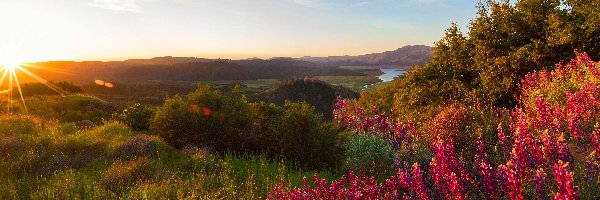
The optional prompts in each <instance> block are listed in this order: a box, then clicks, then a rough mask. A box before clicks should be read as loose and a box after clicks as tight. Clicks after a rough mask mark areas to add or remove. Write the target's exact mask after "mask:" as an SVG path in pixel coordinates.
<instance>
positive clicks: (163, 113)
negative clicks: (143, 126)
mask: <svg viewBox="0 0 600 200" xmlns="http://www.w3.org/2000/svg"><path fill="white" fill-rule="evenodd" d="M196 121H197V120H196V119H195V118H194V117H193V114H192V113H191V112H190V111H189V110H188V106H187V104H186V102H185V100H184V99H183V98H181V97H180V96H175V97H173V98H168V99H166V100H165V103H164V105H163V106H162V107H160V108H158V109H157V110H156V114H155V115H154V117H153V118H152V121H151V122H150V130H151V131H152V132H153V133H156V134H158V135H159V136H160V137H161V138H163V139H164V140H165V142H167V143H169V144H171V145H173V146H175V147H178V148H179V147H182V146H183V145H184V144H188V143H194V142H198V141H199V140H200V137H199V136H198V134H199V132H200V130H199V128H198V124H196Z"/></svg>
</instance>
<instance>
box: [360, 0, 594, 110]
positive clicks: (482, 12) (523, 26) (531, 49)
mask: <svg viewBox="0 0 600 200" xmlns="http://www.w3.org/2000/svg"><path fill="white" fill-rule="evenodd" d="M598 3H600V2H598V1H595V0H594V1H578V0H566V1H559V0H520V1H517V2H514V3H510V2H509V1H485V3H481V4H480V5H479V6H478V8H479V12H478V15H477V17H475V19H473V20H472V21H471V23H470V25H469V28H468V31H467V32H466V34H463V33H462V32H461V31H460V30H459V29H458V27H457V25H456V24H452V26H451V27H450V28H449V29H448V30H447V31H446V34H445V36H444V37H443V38H442V39H441V40H439V41H438V42H437V43H436V44H435V49H434V54H433V59H432V61H431V62H430V63H429V64H427V65H425V66H422V67H418V68H416V69H415V70H414V71H412V72H409V73H408V74H406V77H405V78H404V79H401V80H398V81H395V82H394V83H393V84H392V85H391V86H390V88H389V89H386V90H383V91H380V92H379V93H381V94H373V95H369V96H368V97H367V98H365V99H364V100H361V104H364V105H373V104H376V106H378V107H382V108H385V107H393V108H394V110H395V111H398V112H397V113H396V114H397V116H398V117H401V118H403V120H405V121H407V120H413V121H417V122H419V121H426V120H428V119H431V117H433V116H434V115H435V114H436V113H437V112H439V111H440V108H441V107H442V106H443V105H445V104H446V103H448V102H450V103H458V104H471V103H474V102H479V103H481V104H483V105H495V106H501V107H512V106H514V105H515V103H516V101H515V100H514V98H513V94H514V93H515V92H517V91H516V88H517V82H518V80H519V79H520V78H522V77H523V76H524V75H525V74H526V73H527V72H531V71H533V70H539V69H542V68H544V67H552V66H554V63H556V62H558V61H559V60H561V59H565V58H569V57H573V50H574V49H578V50H580V51H585V52H588V53H590V57H591V58H592V59H593V60H597V59H598V58H600V36H599V35H600V24H599V23H598V21H599V18H600V17H599V16H600V12H599V8H598ZM392 96H393V97H392Z"/></svg>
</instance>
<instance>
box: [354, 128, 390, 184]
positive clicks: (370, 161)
mask: <svg viewBox="0 0 600 200" xmlns="http://www.w3.org/2000/svg"><path fill="white" fill-rule="evenodd" d="M345 147H346V161H345V165H346V167H348V168H349V169H350V170H352V171H356V172H361V173H366V174H367V175H369V176H377V177H378V176H381V175H387V174H386V173H388V172H391V171H393V169H394V151H393V149H392V147H391V146H390V145H389V144H388V143H387V142H386V141H385V140H384V139H383V138H380V137H379V136H377V135H367V134H358V135H355V136H354V137H353V138H351V139H350V141H348V142H347V144H345Z"/></svg>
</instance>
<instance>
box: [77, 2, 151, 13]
mask: <svg viewBox="0 0 600 200" xmlns="http://www.w3.org/2000/svg"><path fill="white" fill-rule="evenodd" d="M139 2H140V0H93V1H92V2H90V3H89V4H88V5H90V6H92V7H96V8H103V9H108V10H113V11H118V12H135V13H139V12H142V7H141V6H140V5H139Z"/></svg>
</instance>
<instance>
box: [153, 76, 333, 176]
mask: <svg viewBox="0 0 600 200" xmlns="http://www.w3.org/2000/svg"><path fill="white" fill-rule="evenodd" d="M150 127H151V130H152V132H154V133H156V134H158V135H159V136H161V137H162V138H164V139H165V141H167V142H168V143H170V144H172V145H174V146H176V147H178V148H181V147H184V146H186V145H192V146H207V147H210V148H211V149H212V150H215V151H217V152H236V153H240V154H266V155H268V156H269V157H270V158H276V157H283V158H284V159H286V160H289V161H291V162H293V163H295V164H298V165H300V166H301V167H303V168H320V167H335V166H337V165H338V162H339V160H340V159H339V153H338V152H339V151H340V148H339V146H338V145H337V133H336V131H335V130H334V129H333V127H331V126H330V125H328V124H326V123H324V122H323V121H322V115H320V114H317V113H315V110H314V108H313V107H312V106H310V105H308V104H306V103H292V102H287V103H285V106H284V107H283V108H282V107H279V106H276V105H274V104H270V105H267V104H265V103H249V102H248V101H247V100H246V98H245V97H244V96H243V95H241V94H240V93H239V87H238V88H237V89H236V88H234V89H233V90H232V91H231V92H230V93H229V94H227V95H223V94H221V92H220V91H217V90H214V89H212V88H211V87H210V86H208V85H202V86H199V88H198V89H197V90H196V91H195V92H192V93H190V94H188V98H187V99H183V98H181V97H178V96H176V97H174V98H171V99H168V100H167V101H166V102H165V104H164V105H163V106H162V107H160V108H159V109H158V110H157V113H156V115H155V116H154V118H153V119H152V122H151V125H150Z"/></svg>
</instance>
